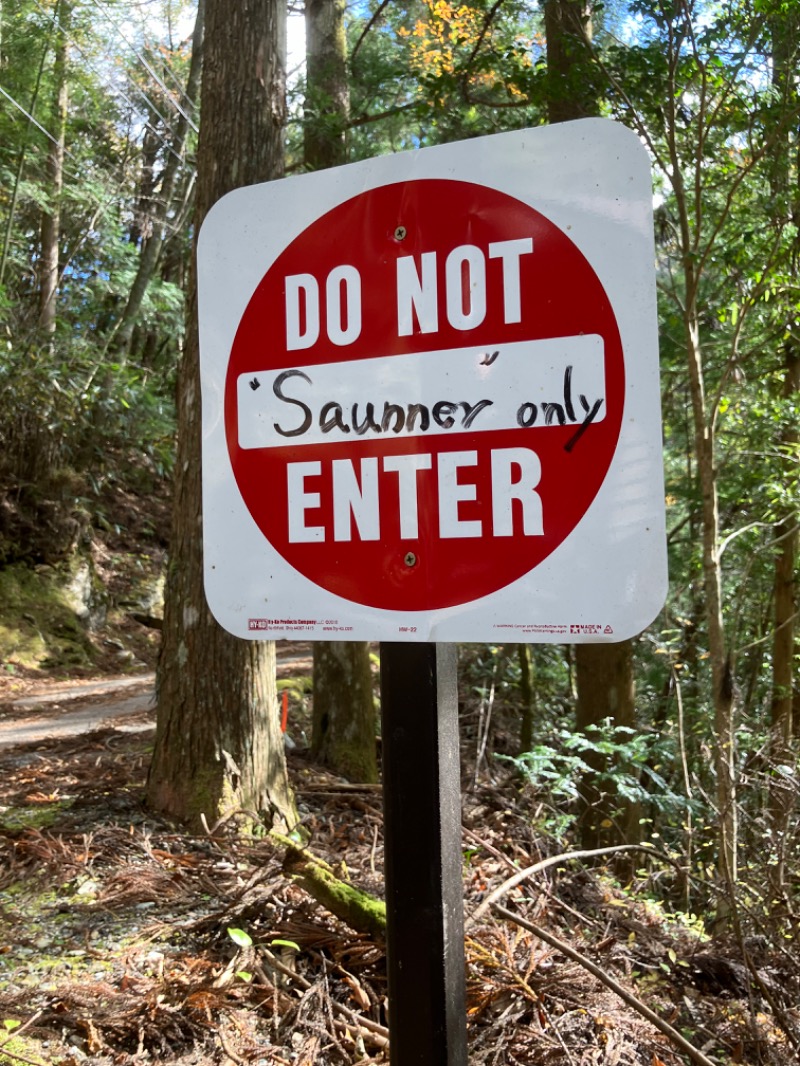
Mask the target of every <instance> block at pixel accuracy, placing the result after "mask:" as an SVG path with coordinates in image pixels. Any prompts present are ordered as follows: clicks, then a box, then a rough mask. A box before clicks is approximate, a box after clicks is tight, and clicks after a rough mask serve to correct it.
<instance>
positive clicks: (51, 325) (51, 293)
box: [39, 0, 72, 336]
mask: <svg viewBox="0 0 800 1066" xmlns="http://www.w3.org/2000/svg"><path fill="white" fill-rule="evenodd" d="M71 19H72V5H71V4H70V3H68V2H67V0H58V29H57V39H56V50H55V62H54V64H53V80H54V85H55V89H54V93H53V108H52V115H51V123H50V125H51V133H52V136H53V138H54V140H53V141H51V142H50V145H49V148H48V152H47V163H46V173H47V197H48V201H49V203H48V207H47V208H46V209H45V210H44V211H43V212H42V228H41V257H40V260H39V328H40V329H41V330H42V332H43V333H44V334H45V335H47V336H52V335H53V334H54V333H55V331H56V292H57V290H58V253H59V242H60V238H61V194H62V190H63V188H64V149H65V140H66V135H67V107H68V102H69V85H68V81H67V34H68V32H69V26H70V21H71Z"/></svg>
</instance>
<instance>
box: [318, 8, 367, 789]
mask: <svg viewBox="0 0 800 1066" xmlns="http://www.w3.org/2000/svg"><path fill="white" fill-rule="evenodd" d="M344 7H345V5H344V0H306V99H305V126H304V129H303V150H304V156H305V164H306V167H307V168H308V169H309V170H323V169H325V168H327V167H335V166H339V165H340V164H341V163H344V162H345V160H346V158H347V145H346V141H345V130H346V128H347V119H348V116H349V110H350V95H349V87H348V82H347V51H346V48H347V42H346V39H345V32H344ZM375 724H376V722H375V706H374V701H373V695H372V671H371V669H370V663H369V646H368V645H367V644H366V643H365V642H363V641H348V642H344V643H340V642H337V641H315V643H314V714H313V718H312V737H311V752H312V755H313V756H314V757H315V758H316V759H318V760H319V761H320V762H322V763H323V764H324V765H325V766H328V767H330V769H332V770H334V771H335V772H336V773H338V774H341V775H342V776H343V777H347V778H349V779H350V780H351V781H360V782H374V781H377V780H378V762H377V755H376V751H375Z"/></svg>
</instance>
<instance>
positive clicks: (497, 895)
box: [464, 844, 679, 929]
mask: <svg viewBox="0 0 800 1066" xmlns="http://www.w3.org/2000/svg"><path fill="white" fill-rule="evenodd" d="M622 851H644V852H647V854H648V855H654V856H655V857H656V858H658V859H662V860H663V861H664V862H668V863H669V864H670V865H671V866H675V867H677V863H676V862H675V860H674V859H671V858H670V857H669V855H665V854H664V852H663V851H657V850H656V849H655V848H654V847H651V846H650V845H649V844H615V845H613V846H612V847H608V848H592V849H591V850H589V851H565V852H562V854H561V855H552V856H551V857H550V858H549V859H542V860H541V862H536V863H534V864H533V866H527V867H526V868H525V869H524V870H519V871H518V872H517V873H515V874H514V876H513V877H509V878H508V880H507V881H504V882H503V883H502V885H498V887H497V888H493V889H492V891H491V892H490V893H489V895H488V896H486V898H485V899H483V900H482V901H481V902H480V904H479V905H478V906H477V907H476V908H475V910H474V911H473V912H472V914H471V915H469V917H468V918H467V920H466V922H465V923H464V924H465V928H467V929H469V928H470V926H471V925H473V924H474V923H475V922H477V921H478V919H479V918H482V917H483V916H484V914H486V912H487V911H488V910H489V908H490V907H492V906H494V904H495V903H496V902H497V900H499V899H502V898H503V896H505V895H507V893H509V892H510V891H511V890H512V889H513V888H516V887H517V885H520V884H522V882H523V881H525V880H527V879H528V878H529V877H532V876H533V875H534V874H538V873H540V872H541V871H542V870H546V869H547V868H548V867H550V866H558V865H559V863H562V862H569V861H570V860H575V859H593V858H595V857H596V856H598V855H616V854H619V853H620V852H622ZM678 869H679V867H678Z"/></svg>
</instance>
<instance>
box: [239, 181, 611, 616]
mask: <svg viewBox="0 0 800 1066" xmlns="http://www.w3.org/2000/svg"><path fill="white" fill-rule="evenodd" d="M623 395H624V362H623V353H622V347H621V342H620V337H619V331H618V329H617V324H616V320H615V317H614V313H613V311H612V308H611V305H610V302H609V299H608V297H607V296H606V293H605V291H604V289H603V287H602V285H601V283H600V281H599V279H598V278H597V275H596V274H595V272H594V270H593V269H592V267H591V266H590V264H589V263H588V261H587V260H586V258H585V257H584V256H583V254H582V253H581V252H580V251H579V250H578V248H577V247H576V246H575V245H574V244H573V243H572V241H571V240H570V239H569V237H568V236H567V235H566V234H565V233H563V232H562V231H561V230H560V229H558V228H557V227H556V226H555V225H554V224H553V223H551V222H550V221H548V220H547V219H546V218H544V216H542V215H541V214H540V213H538V212H537V211H535V210H534V209H533V208H531V207H529V206H528V205H526V204H523V203H521V202H520V201H518V200H515V199H513V198H512V197H510V196H508V195H506V194H504V193H501V192H498V191H497V190H493V189H488V188H485V187H483V186H478V185H471V184H469V183H467V182H460V181H449V180H434V179H426V180H419V181H410V182H403V183H399V184H396V185H389V186H383V187H381V188H378V189H374V190H371V191H369V192H365V193H362V194H361V195H359V196H356V197H354V198H353V199H351V200H348V201H346V202H345V203H343V204H340V205H339V206H338V207H336V208H334V209H333V210H332V211H330V212H328V214H326V215H324V216H323V217H321V218H320V219H318V220H317V221H316V222H314V223H313V224H312V225H310V226H309V227H308V228H307V229H306V230H305V231H304V232H303V233H301V234H300V235H299V236H298V237H297V238H296V239H295V240H294V241H293V242H292V243H291V244H290V245H289V246H288V247H287V248H285V249H284V251H283V252H282V253H281V254H280V255H279V256H278V257H277V259H276V260H275V262H274V263H273V264H272V266H271V267H270V268H269V270H268V271H267V273H266V274H265V276H264V278H263V279H262V281H261V283H260V284H259V286H258V288H257V289H256V291H255V293H254V295H253V297H252V299H251V300H250V303H249V304H248V307H247V309H246V311H245V313H244V315H243V317H242V320H241V323H240V325H239V329H238V331H237V334H236V338H235V341H234V345H233V349H232V352H231V356H230V362H229V366H228V372H227V379H226V392H225V419H226V434H227V441H228V449H229V453H230V458H231V464H232V467H233V472H234V475H235V477H236V481H237V484H238V486H239V490H240V492H241V494H242V497H243V499H244V501H245V503H246V504H247V507H248V508H249V510H250V513H251V515H252V516H253V519H254V520H255V522H256V523H257V525H258V527H259V528H260V530H261V531H262V533H263V534H264V536H265V537H266V538H267V539H268V540H269V541H270V543H271V544H272V545H273V546H274V547H275V549H276V550H277V551H278V552H279V553H280V554H281V555H282V556H283V557H284V559H286V561H287V562H288V563H289V564H290V565H291V566H293V567H294V568H295V569H296V570H298V571H299V572H300V573H302V574H304V575H305V576H306V577H307V578H309V579H310V580H311V581H313V582H315V583H316V584H318V585H320V586H322V587H323V588H325V589H328V590H329V591H330V592H332V593H335V594H336V595H338V596H341V597H343V598H344V599H346V600H349V601H354V602H356V603H361V604H365V605H368V606H372V607H378V608H385V609H388V610H431V609H436V608H443V607H452V606H454V605H457V604H460V603H466V602H469V601H472V600H475V599H478V598H479V597H482V596H486V595H489V594H490V593H492V592H494V591H496V590H497V589H499V588H502V587H503V586H505V585H507V584H509V583H511V582H512V581H514V580H516V579H518V578H519V577H521V576H522V575H524V574H526V573H527V572H528V571H530V570H532V569H533V568H534V567H536V566H537V565H538V564H539V563H541V562H542V560H543V559H545V558H546V557H547V556H548V555H549V554H550V553H551V552H552V551H553V550H554V549H555V548H556V547H558V545H559V544H561V543H562V541H563V540H564V539H565V538H566V537H567V536H568V535H569V534H570V533H571V532H572V530H573V529H574V528H575V526H576V525H577V524H578V522H579V521H580V519H581V518H582V517H583V515H584V514H585V513H586V510H587V508H588V507H589V505H590V504H591V502H592V500H593V499H594V497H595V495H596V494H597V491H598V489H599V488H600V485H601V484H602V482H603V479H604V478H605V475H606V472H607V471H608V468H609V465H610V463H611V460H612V458H613V455H614V451H615V448H616V444H617V439H618V436H619V430H620V423H621V418H622V407H623Z"/></svg>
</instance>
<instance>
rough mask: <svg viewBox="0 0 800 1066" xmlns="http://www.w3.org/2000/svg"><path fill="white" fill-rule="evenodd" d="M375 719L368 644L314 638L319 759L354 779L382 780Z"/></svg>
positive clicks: (314, 736)
mask: <svg viewBox="0 0 800 1066" xmlns="http://www.w3.org/2000/svg"><path fill="white" fill-rule="evenodd" d="M375 719H376V716H375V702H374V699H373V695H372V669H371V667H370V661H369V645H368V644H367V643H366V642H365V641H343V642H340V641H327V640H320V641H315V643H314V712H313V718H312V737H311V754H312V755H313V756H314V758H315V759H317V760H318V761H319V762H321V763H322V764H323V765H325V766H328V767H330V768H331V770H333V771H334V772H335V773H337V774H341V775H342V777H346V778H347V779H348V780H349V781H359V782H362V783H372V782H375V781H377V780H378V760H377V754H376V751H375V724H376V721H375Z"/></svg>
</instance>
